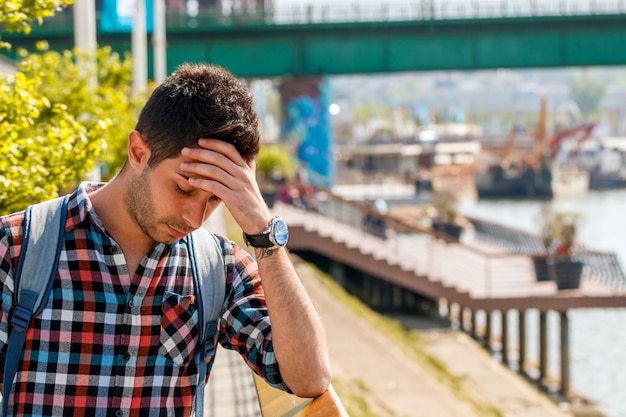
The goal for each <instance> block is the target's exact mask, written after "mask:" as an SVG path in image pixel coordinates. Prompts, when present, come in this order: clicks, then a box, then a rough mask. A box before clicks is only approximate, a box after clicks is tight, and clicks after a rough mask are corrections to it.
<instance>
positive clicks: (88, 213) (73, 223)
mask: <svg viewBox="0 0 626 417" xmlns="http://www.w3.org/2000/svg"><path fill="white" fill-rule="evenodd" d="M104 184H105V183H103V182H83V183H81V184H80V185H79V186H78V188H77V189H76V190H75V191H74V192H73V193H72V194H71V195H70V197H69V200H68V204H67V210H68V212H67V220H66V222H65V230H66V231H67V232H69V231H71V230H73V229H75V228H77V227H79V226H80V225H81V224H83V222H85V221H87V220H91V221H92V222H93V223H94V224H95V225H97V226H98V227H100V228H101V229H103V230H104V226H103V225H102V221H100V219H99V218H98V215H97V214H96V212H95V211H94V209H93V206H92V205H91V200H90V199H89V193H91V192H94V191H96V190H97V189H98V188H100V187H102V186H104Z"/></svg>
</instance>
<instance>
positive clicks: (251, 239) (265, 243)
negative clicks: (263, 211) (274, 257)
mask: <svg viewBox="0 0 626 417" xmlns="http://www.w3.org/2000/svg"><path fill="white" fill-rule="evenodd" d="M243 237H244V239H245V240H246V244H247V245H249V246H252V247H253V248H271V247H272V246H274V244H273V243H272V241H271V240H270V234H269V233H262V234H260V235H248V234H246V233H244V235H243Z"/></svg>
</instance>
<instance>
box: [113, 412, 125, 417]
mask: <svg viewBox="0 0 626 417" xmlns="http://www.w3.org/2000/svg"><path fill="white" fill-rule="evenodd" d="M115 417H124V412H123V411H122V410H117V411H116V412H115Z"/></svg>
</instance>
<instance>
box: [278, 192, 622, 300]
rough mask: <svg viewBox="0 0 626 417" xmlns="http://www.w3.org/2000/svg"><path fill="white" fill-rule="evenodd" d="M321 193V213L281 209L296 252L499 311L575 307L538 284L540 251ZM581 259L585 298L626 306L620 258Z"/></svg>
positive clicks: (581, 254)
mask: <svg viewBox="0 0 626 417" xmlns="http://www.w3.org/2000/svg"><path fill="white" fill-rule="evenodd" d="M315 191H316V196H317V206H316V208H315V212H314V213H305V212H304V211H298V210H296V209H292V208H290V207H288V206H284V207H282V208H280V210H281V215H283V217H285V218H286V219H287V221H288V223H289V224H290V227H291V226H292V225H293V226H296V228H295V229H294V231H296V230H297V234H298V235H297V236H296V233H294V236H293V238H294V239H293V240H290V242H292V245H291V247H292V249H296V250H312V251H317V252H319V253H320V254H323V255H326V256H329V257H330V258H332V259H334V260H336V261H338V262H342V263H344V264H346V265H349V266H352V267H354V268H356V269H363V267H367V268H369V269H368V271H369V272H368V273H370V274H374V275H376V274H379V275H380V274H383V275H384V276H383V275H380V276H381V278H383V279H385V280H387V281H389V282H390V283H392V284H395V285H398V286H401V287H404V288H407V289H410V290H413V291H416V292H417V293H420V294H423V295H425V296H429V297H432V298H433V299H437V298H446V299H448V300H454V301H457V302H459V303H462V304H464V305H466V306H470V307H472V306H482V307H483V308H496V306H498V305H500V304H502V303H505V302H506V301H505V300H507V299H508V300H510V299H513V298H514V299H517V300H519V302H520V303H523V304H524V305H526V306H527V307H526V308H530V306H531V305H541V304H542V303H545V302H547V298H545V297H551V301H550V302H553V303H555V304H554V305H555V306H556V305H558V304H559V303H563V306H565V301H563V300H565V299H566V298H568V299H570V301H571V302H572V303H573V302H574V301H573V300H572V299H571V297H569V296H568V297H563V296H562V294H561V293H560V292H559V291H558V290H557V288H556V284H555V283H554V282H551V281H549V282H545V283H544V282H538V279H537V276H536V273H535V265H534V259H533V258H534V257H535V256H542V255H541V254H537V253H535V254H530V253H523V252H516V251H512V250H510V249H511V248H506V247H503V246H498V245H494V244H493V242H485V241H484V240H480V239H476V238H475V239H469V240H468V241H465V242H462V243H460V244H459V243H457V242H455V241H454V239H452V238H450V237H449V236H448V235H446V234H443V233H441V232H438V231H435V230H433V229H432V228H431V227H430V223H429V221H428V219H427V218H426V219H424V220H425V221H424V222H423V223H422V222H421V221H420V220H419V219H416V218H406V217H401V216H399V215H392V214H381V213H379V212H378V211H377V210H376V209H375V208H374V206H373V205H371V204H368V203H367V202H360V201H352V200H348V199H345V198H342V197H340V196H337V195H334V194H333V193H332V192H330V191H329V190H327V189H323V188H316V189H315ZM470 227H471V226H470ZM300 229H302V231H300ZM479 229H480V228H479ZM509 232H510V231H509ZM477 236H480V234H477ZM522 238H523V239H522ZM522 238H520V239H521V240H522V241H524V239H526V240H529V241H532V239H531V238H530V237H528V236H525V237H524V236H522ZM543 256H545V254H544V255H543ZM576 256H577V257H578V258H580V259H584V261H585V271H584V273H583V276H584V278H585V281H584V285H582V286H581V290H580V293H579V297H578V298H579V301H580V300H582V299H590V297H587V296H589V295H593V296H594V297H598V296H602V297H608V298H605V299H602V300H600V299H599V298H596V299H595V301H594V302H597V303H598V305H600V304H602V303H606V302H608V303H609V305H610V304H611V303H613V302H617V303H621V304H623V302H624V301H623V300H621V299H620V300H616V299H614V298H613V297H614V296H620V297H621V296H623V295H624V294H626V293H625V291H624V290H625V289H626V286H624V285H623V284H624V274H623V272H622V269H621V265H620V264H619V262H618V260H617V258H616V257H615V255H614V254H610V253H603V252H598V251H589V250H584V251H583V250H579V251H578V252H577V254H576ZM381 260H384V261H385V263H384V264H381V262H380V261H381ZM571 295H572V294H570V296H571ZM587 301H589V300H587ZM568 302H569V301H568ZM602 305H604V304H602ZM489 306H492V307H489ZM555 308H556V307H555Z"/></svg>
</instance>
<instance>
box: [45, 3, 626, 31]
mask: <svg viewBox="0 0 626 417" xmlns="http://www.w3.org/2000/svg"><path fill="white" fill-rule="evenodd" d="M242 3H243V2H242ZM231 4H232V5H233V6H232V7H216V6H198V8H195V9H185V8H180V7H179V6H175V7H172V8H170V9H168V10H167V13H166V20H167V27H168V28H171V29H176V28H188V29H193V28H196V27H206V25H211V26H216V27H219V26H226V27H228V26H234V27H241V26H255V25H257V26H258V25H264V26H265V25H290V24H294V25H297V24H325V23H328V24H334V23H341V22H384V21H393V22H402V21H406V22H414V21H432V20H459V19H461V20H462V19H489V18H516V17H538V16H577V15H580V16H590V15H616V14H626V0H480V1H478V0H407V1H387V2H380V3H378V2H371V3H364V2H360V1H358V0H354V1H353V2H352V3H348V4H345V3H343V4H341V3H335V2H331V1H325V0H323V1H312V0H308V1H306V2H294V3H293V4H290V5H281V6H274V7H272V6H269V5H263V4H262V2H255V6H253V7H249V8H243V7H236V6H235V5H236V4H240V3H239V2H231ZM98 16H100V11H98ZM72 24H73V20H72V11H71V9H65V10H62V11H61V12H59V13H57V14H56V15H55V16H53V17H50V18H48V19H46V20H45V21H44V26H45V27H47V28H49V29H52V28H69V27H71V26H72ZM35 29H36V28H35Z"/></svg>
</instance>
